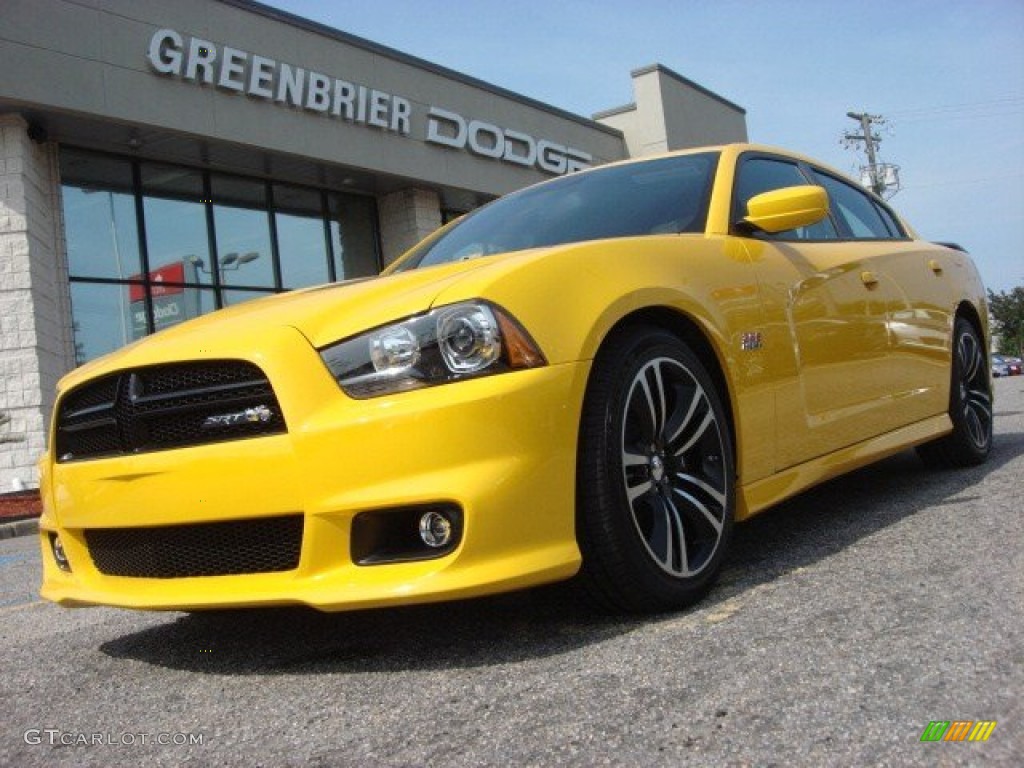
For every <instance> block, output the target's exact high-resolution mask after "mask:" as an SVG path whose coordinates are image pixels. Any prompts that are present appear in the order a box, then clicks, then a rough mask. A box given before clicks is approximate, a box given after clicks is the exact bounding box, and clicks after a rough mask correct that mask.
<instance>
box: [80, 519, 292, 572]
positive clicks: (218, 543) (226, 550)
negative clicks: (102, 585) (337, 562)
mask: <svg viewBox="0 0 1024 768" xmlns="http://www.w3.org/2000/svg"><path fill="white" fill-rule="evenodd" d="M302 523H303V517H302V515H286V516H282V517H269V518H259V519H256V520H233V521H231V522H226V523H196V524H192V525H172V526H166V527H160V528H88V529H86V530H85V543H86V545H87V546H88V548H89V556H90V557H91V558H92V561H93V563H94V564H95V565H96V569H97V570H98V571H99V572H100V573H102V574H105V575H107V576H128V577H133V578H140V579H183V578H188V577H190V576H231V575H239V574H246V573H274V572H277V571H291V570H294V569H296V568H297V567H298V565H299V554H300V552H301V551H302Z"/></svg>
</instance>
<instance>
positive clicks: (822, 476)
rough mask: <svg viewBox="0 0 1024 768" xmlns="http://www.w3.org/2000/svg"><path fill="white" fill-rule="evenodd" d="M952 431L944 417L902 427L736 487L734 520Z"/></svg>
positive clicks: (751, 514) (950, 425)
mask: <svg viewBox="0 0 1024 768" xmlns="http://www.w3.org/2000/svg"><path fill="white" fill-rule="evenodd" d="M952 431H953V423H952V422H951V421H950V420H949V416H948V415H947V414H942V415H940V416H933V417H932V418H930V419H925V420H924V421H919V422H917V423H915V424H910V425H908V426H906V427H901V428H900V429H897V430H895V431H893V432H887V433H886V434H884V435H879V436H878V437H874V438H872V439H870V440H865V441H864V442H862V443H857V444H856V445H851V446H849V447H847V448H843V449H842V450H839V451H836V452H835V453H829V454H827V455H825V456H820V457H818V458H816V459H812V460H811V461H808V462H806V463H804V464H799V465H797V466H795V467H790V468H789V469H785V470H783V471H782V472H779V473H778V474H775V475H772V476H771V477H766V478H764V479H763V480H757V481H756V482H753V483H751V484H750V485H744V486H741V487H740V488H739V493H737V496H736V520H745V519H746V518H748V517H753V516H754V515H756V514H757V513H758V512H763V511H764V510H765V509H767V508H768V507H771V506H773V505H775V504H778V503H779V502H780V501H783V500H784V499H787V498H789V497H790V496H794V495H796V494H798V493H800V492H801V491H805V490H807V489H808V488H810V487H811V486H814V485H818V484H819V483H823V482H825V481H826V480H831V479H832V478H834V477H839V475H844V474H846V473H847V472H851V471H852V470H854V469H858V468H860V467H863V466H865V465H867V464H871V463H873V462H875V461H878V460H880V459H884V458H885V457H886V456H891V455H893V454H894V453H899V452H900V451H903V450H906V449H907V448H913V447H914V446H915V445H920V444H921V443H926V442H928V441H929V440H934V439H935V438H937V437H942V436H943V435H946V434H949V433H950V432H952Z"/></svg>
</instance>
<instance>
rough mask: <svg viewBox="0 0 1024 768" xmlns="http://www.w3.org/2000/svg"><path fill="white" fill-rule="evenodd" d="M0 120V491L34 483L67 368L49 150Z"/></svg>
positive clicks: (67, 329) (17, 125)
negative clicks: (57, 391)
mask: <svg viewBox="0 0 1024 768" xmlns="http://www.w3.org/2000/svg"><path fill="white" fill-rule="evenodd" d="M27 128H28V126H27V124H26V122H25V121H24V120H23V119H22V118H21V117H19V116H17V115H0V377H2V378H0V493H4V492H6V491H9V490H12V489H15V488H17V487H18V486H19V485H20V486H24V487H28V488H33V487H36V486H37V485H38V482H39V481H38V476H37V473H36V468H35V462H36V459H37V458H38V456H39V454H40V453H42V451H43V450H44V447H45V441H46V429H47V423H48V421H49V418H50V412H51V410H52V408H53V396H54V386H55V385H56V383H57V379H58V378H60V376H61V375H63V373H65V372H66V371H67V370H69V369H70V368H71V367H72V365H73V362H72V361H73V359H74V356H73V344H72V338H71V322H70V311H69V307H70V298H69V289H68V280H67V266H66V265H67V260H66V258H65V257H64V245H63V242H64V238H63V226H62V221H61V216H60V199H59V196H60V185H59V180H58V171H57V155H56V152H57V150H56V145H54V144H38V143H36V142H33V141H32V140H31V139H29V137H28V132H27Z"/></svg>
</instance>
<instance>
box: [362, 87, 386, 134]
mask: <svg viewBox="0 0 1024 768" xmlns="http://www.w3.org/2000/svg"><path fill="white" fill-rule="evenodd" d="M366 122H368V123H369V124H370V125H375V126H377V127H378V128H387V127H388V95H387V94H386V93H383V92H382V91H370V118H369V120H367V121H366Z"/></svg>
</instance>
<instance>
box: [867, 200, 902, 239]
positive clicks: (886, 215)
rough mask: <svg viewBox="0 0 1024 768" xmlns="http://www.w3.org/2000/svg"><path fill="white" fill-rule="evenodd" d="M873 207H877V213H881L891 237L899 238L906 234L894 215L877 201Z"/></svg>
mask: <svg viewBox="0 0 1024 768" xmlns="http://www.w3.org/2000/svg"><path fill="white" fill-rule="evenodd" d="M875 208H877V209H878V213H879V214H881V216H882V219H883V220H884V221H885V226H887V227H888V228H889V232H890V233H891V234H892V236H893V237H896V238H901V237H906V236H907V233H906V232H904V231H903V227H901V226H900V223H899V222H898V221H897V220H896V217H895V216H893V215H892V214H891V213H890V212H889V211H888V210H886V209H885V208H883V207H882V206H880V205H879V204H878V203H875Z"/></svg>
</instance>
